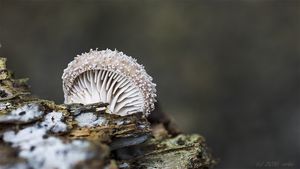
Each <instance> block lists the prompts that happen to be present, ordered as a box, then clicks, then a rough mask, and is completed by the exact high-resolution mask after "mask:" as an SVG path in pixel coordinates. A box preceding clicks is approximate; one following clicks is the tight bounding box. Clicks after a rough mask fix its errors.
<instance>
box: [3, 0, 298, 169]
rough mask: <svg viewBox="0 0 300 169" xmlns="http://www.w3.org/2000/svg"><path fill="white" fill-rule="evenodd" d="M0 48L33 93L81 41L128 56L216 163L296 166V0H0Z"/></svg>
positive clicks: (59, 98) (41, 92) (55, 85)
mask: <svg viewBox="0 0 300 169" xmlns="http://www.w3.org/2000/svg"><path fill="white" fill-rule="evenodd" d="M0 44H1V48H0V56H4V57H7V58H8V65H9V68H10V69H11V70H14V72H15V74H16V76H17V77H29V78H30V81H29V82H30V85H31V87H32V91H33V93H34V94H36V95H38V96H40V97H43V98H46V99H51V100H55V101H56V102H57V103H62V102H63V92H62V87H61V75H62V72H63V69H64V68H65V67H66V66H67V64H68V62H70V61H71V60H72V59H73V57H74V56H76V55H77V54H80V53H82V52H86V51H89V49H90V48H93V49H95V48H98V49H106V48H110V49H117V50H120V51H123V52H124V53H126V54H128V55H131V56H134V57H135V58H137V59H138V61H139V62H140V63H142V64H144V66H145V67H146V69H147V71H148V73H149V74H151V75H152V76H153V77H154V81H155V83H157V88H158V96H159V100H160V103H161V105H162V108H163V110H164V111H166V112H169V113H171V114H172V116H173V118H174V119H175V120H176V121H177V123H178V125H179V126H180V127H181V128H182V129H183V130H184V131H185V132H187V133H200V134H202V135H203V136H205V138H206V139H207V142H208V144H209V146H210V147H211V149H212V152H213V154H214V156H216V157H218V158H219V159H220V163H219V165H218V166H217V168H219V169H252V168H270V166H269V165H271V167H272V168H274V166H275V167H277V168H300V161H299V157H300V1H298V0H281V1H271V0H266V1H256V0H248V1H243V0H240V1H234V0H230V1H209V0H207V1H197V0H187V1H183V0H182V1H179V0H177V1H176V0H173V1H170V0H166V1H158V0H128V1H125V0H112V1H109V0H103V1H101V0H89V1H83V0H79V1H48V0H40V1H39V0H22V1H15V0H8V1H4V0H0Z"/></svg>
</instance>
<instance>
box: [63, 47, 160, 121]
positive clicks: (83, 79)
mask: <svg viewBox="0 0 300 169" xmlns="http://www.w3.org/2000/svg"><path fill="white" fill-rule="evenodd" d="M62 80H63V91H64V97H65V104H72V103H82V104H93V103H98V102H103V103H109V106H108V109H109V111H110V113H114V114H118V115H121V116H123V115H128V114H133V113H137V112H143V113H145V114H146V115H148V114H149V113H150V111H152V110H153V109H154V102H156V99H155V97H156V89H155V86H156V85H155V84H154V83H152V77H151V76H149V75H148V74H147V73H146V71H145V69H144V66H142V65H140V64H138V63H137V61H136V59H133V58H132V57H130V56H127V55H125V54H123V53H122V52H118V51H116V50H114V51H112V50H110V49H106V50H101V51H98V50H97V49H96V50H92V49H91V50H90V52H88V53H83V54H81V55H77V57H75V58H74V60H73V61H72V62H70V63H69V64H68V67H67V68H66V69H65V70H64V73H63V76H62Z"/></svg>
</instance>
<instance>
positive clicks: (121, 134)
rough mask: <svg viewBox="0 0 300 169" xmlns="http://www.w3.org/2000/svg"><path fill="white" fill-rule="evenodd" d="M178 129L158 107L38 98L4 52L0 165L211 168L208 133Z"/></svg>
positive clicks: (9, 167)
mask: <svg viewBox="0 0 300 169" xmlns="http://www.w3.org/2000/svg"><path fill="white" fill-rule="evenodd" d="M180 133H181V132H180V131H179V130H178V129H177V128H176V125H175V123H174V122H172V120H170V118H169V117H168V115H166V114H164V113H163V112H161V111H160V110H159V108H157V109H156V110H155V111H154V112H152V114H151V115H150V116H149V117H146V116H145V115H144V114H143V113H135V114H131V115H126V116H119V115H115V114H109V113H108V104H105V103H96V104H90V105H82V104H69V105H65V104H56V103H55V102H53V101H49V100H44V99H40V98H36V97H34V96H32V95H31V94H30V91H29V88H28V86H27V79H14V78H13V74H12V73H11V72H10V71H9V70H7V68H6V59H5V58H0V157H1V158H0V168H4V169H12V168H28V169H29V168H111V169H114V168H203V169H204V168H212V167H213V166H214V164H215V161H214V160H213V158H212V156H211V154H210V151H209V150H208V148H207V146H206V143H205V140H204V138H203V137H202V136H200V135H197V134H193V135H185V134H180Z"/></svg>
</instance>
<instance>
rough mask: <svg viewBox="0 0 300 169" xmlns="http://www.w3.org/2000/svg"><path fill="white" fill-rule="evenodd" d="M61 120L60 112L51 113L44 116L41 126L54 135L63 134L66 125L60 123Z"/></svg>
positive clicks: (61, 114)
mask: <svg viewBox="0 0 300 169" xmlns="http://www.w3.org/2000/svg"><path fill="white" fill-rule="evenodd" d="M62 119H63V113H62V112H51V113H48V114H47V115H46V116H45V119H44V121H43V122H42V123H41V125H42V126H43V127H45V128H46V129H47V130H50V131H52V132H54V133H58V132H65V131H67V125H66V124H65V123H63V122H62Z"/></svg>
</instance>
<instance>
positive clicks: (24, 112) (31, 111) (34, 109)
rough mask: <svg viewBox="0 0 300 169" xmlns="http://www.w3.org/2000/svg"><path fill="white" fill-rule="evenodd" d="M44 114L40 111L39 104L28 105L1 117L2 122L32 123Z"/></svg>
mask: <svg viewBox="0 0 300 169" xmlns="http://www.w3.org/2000/svg"><path fill="white" fill-rule="evenodd" d="M43 114H44V112H42V111H40V110H39V106H38V105H37V104H26V105H24V106H23V107H20V108H18V109H16V110H13V111H11V112H10V113H9V114H7V115H1V116H0V122H12V121H19V122H30V121H31V120H34V119H37V118H39V117H41V116H42V115H43Z"/></svg>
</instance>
